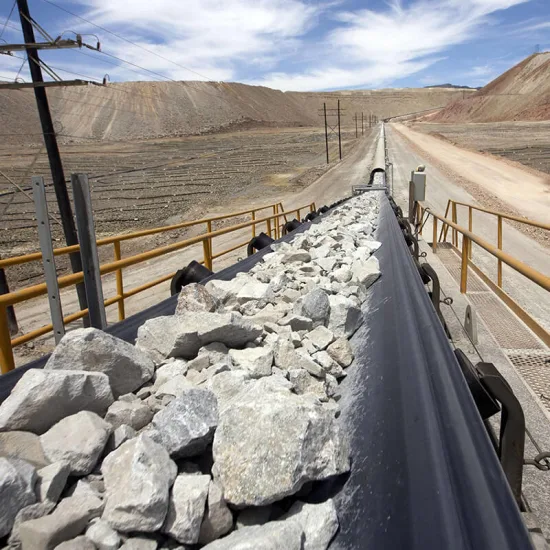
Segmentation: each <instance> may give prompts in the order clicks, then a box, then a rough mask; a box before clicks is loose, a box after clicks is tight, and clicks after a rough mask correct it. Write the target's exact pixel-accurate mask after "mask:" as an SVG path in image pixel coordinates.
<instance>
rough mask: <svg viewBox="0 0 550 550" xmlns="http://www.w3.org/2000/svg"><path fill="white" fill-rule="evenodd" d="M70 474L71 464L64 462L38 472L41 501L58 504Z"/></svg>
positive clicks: (37, 489) (37, 486)
mask: <svg viewBox="0 0 550 550" xmlns="http://www.w3.org/2000/svg"><path fill="white" fill-rule="evenodd" d="M70 473H71V466H70V464H69V463H68V462H65V461H63V460H60V461H59V462H54V463H53V464H50V465H49V466H46V467H44V468H42V469H40V470H38V472H37V474H38V481H37V483H36V492H37V494H38V498H39V500H41V501H46V500H48V501H50V502H53V503H57V501H58V500H59V497H60V496H61V493H62V492H63V489H65V485H66V484H67V479H68V477H69V474H70Z"/></svg>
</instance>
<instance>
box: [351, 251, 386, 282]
mask: <svg viewBox="0 0 550 550" xmlns="http://www.w3.org/2000/svg"><path fill="white" fill-rule="evenodd" d="M351 272H352V275H353V277H352V281H354V282H356V283H359V284H362V285H363V286H364V287H365V288H369V286H371V285H372V284H374V283H375V282H376V281H377V280H378V278H379V277H380V264H379V263H378V259H377V258H376V257H375V256H371V257H370V258H369V259H368V260H366V261H365V260H362V259H361V260H355V261H354V262H353V263H352V264H351Z"/></svg>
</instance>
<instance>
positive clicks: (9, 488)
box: [0, 458, 36, 538]
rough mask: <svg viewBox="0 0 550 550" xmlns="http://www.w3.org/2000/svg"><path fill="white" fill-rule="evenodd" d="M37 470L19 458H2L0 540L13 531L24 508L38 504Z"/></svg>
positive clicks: (0, 460)
mask: <svg viewBox="0 0 550 550" xmlns="http://www.w3.org/2000/svg"><path fill="white" fill-rule="evenodd" d="M35 483H36V470H35V469H34V467H33V466H31V465H30V464H28V463H27V462H24V461H23V460H19V459H17V458H0V502H1V503H2V504H1V506H0V538H1V537H4V536H6V535H7V534H8V533H9V532H10V531H11V529H12V527H13V524H14V521H15V517H16V516H17V513H18V512H19V510H21V509H22V508H25V507H26V506H29V505H30V504H34V503H35V502H36V494H35V492H34V486H35Z"/></svg>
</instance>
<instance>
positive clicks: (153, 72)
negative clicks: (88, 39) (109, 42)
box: [99, 50, 177, 82]
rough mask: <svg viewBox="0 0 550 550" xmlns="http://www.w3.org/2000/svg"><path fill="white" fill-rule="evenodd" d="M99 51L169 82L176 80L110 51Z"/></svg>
mask: <svg viewBox="0 0 550 550" xmlns="http://www.w3.org/2000/svg"><path fill="white" fill-rule="evenodd" d="M99 53H102V54H103V55H106V56H108V57H112V58H113V59H118V60H119V61H122V62H123V63H127V64H128V65H132V66H133V67H137V68H138V69H143V70H144V71H147V72H148V73H151V74H154V75H155V76H160V77H161V78H165V79H166V80H169V81H170V82H177V80H174V79H173V78H170V77H169V76H164V75H163V74H160V73H157V72H155V71H151V70H149V69H146V68H145V67H140V66H139V65H136V64H135V63H132V62H131V61H125V60H124V59H121V58H120V57H117V56H116V55H113V54H111V53H107V52H104V51H102V50H100V51H99Z"/></svg>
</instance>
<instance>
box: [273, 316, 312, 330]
mask: <svg viewBox="0 0 550 550" xmlns="http://www.w3.org/2000/svg"><path fill="white" fill-rule="evenodd" d="M279 324H280V325H281V326H283V327H285V326H289V327H290V328H291V330H292V331H294V332H297V331H299V330H311V329H312V328H313V321H312V320H311V319H309V318H308V317H304V316H302V315H295V314H289V315H287V316H286V317H284V318H283V319H281V320H280V321H279Z"/></svg>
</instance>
